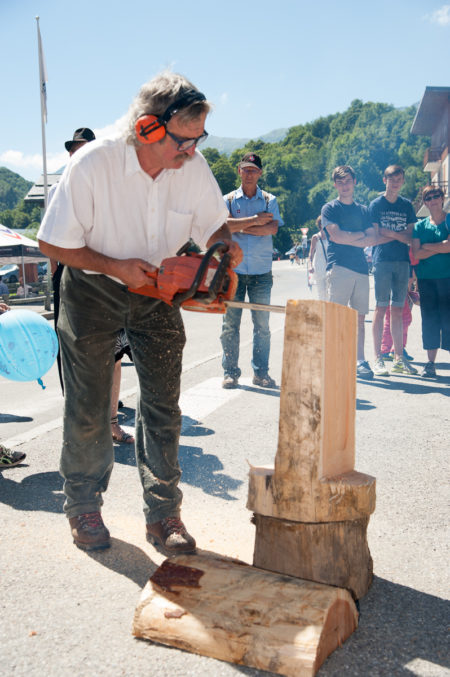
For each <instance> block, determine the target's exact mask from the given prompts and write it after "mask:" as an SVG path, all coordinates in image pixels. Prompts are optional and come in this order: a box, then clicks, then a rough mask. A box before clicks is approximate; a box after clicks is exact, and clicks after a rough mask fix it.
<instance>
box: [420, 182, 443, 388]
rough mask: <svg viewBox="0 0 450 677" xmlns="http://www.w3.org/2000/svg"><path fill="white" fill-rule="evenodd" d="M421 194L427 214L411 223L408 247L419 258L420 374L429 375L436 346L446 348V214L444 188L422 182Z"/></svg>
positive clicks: (434, 374)
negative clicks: (423, 359) (422, 362)
mask: <svg viewBox="0 0 450 677" xmlns="http://www.w3.org/2000/svg"><path fill="white" fill-rule="evenodd" d="M422 198H423V202H424V204H425V205H426V206H427V207H428V209H429V211H430V216H428V217H427V218H426V219H422V220H421V221H418V222H417V223H416V224H415V226H414V230H413V241H412V251H413V256H414V257H415V258H416V259H419V263H418V265H417V267H416V275H417V281H418V285H419V293H420V312H421V315H422V341H423V347H424V349H425V350H426V351H427V353H428V362H427V364H426V365H425V366H424V368H423V371H422V374H421V375H422V376H424V377H426V378H432V377H434V376H436V368H435V365H434V363H435V361H436V355H437V351H438V348H443V349H444V350H449V351H450V239H449V227H450V217H449V215H448V214H446V212H445V211H444V192H443V190H442V189H441V188H440V187H439V186H426V187H425V188H424V189H423V191H422Z"/></svg>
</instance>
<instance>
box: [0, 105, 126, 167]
mask: <svg viewBox="0 0 450 677" xmlns="http://www.w3.org/2000/svg"><path fill="white" fill-rule="evenodd" d="M125 123H126V115H123V116H122V117H121V118H119V119H118V120H116V121H115V122H113V123H112V124H110V125H106V127H102V128H101V129H94V132H95V136H96V137H97V139H104V138H111V137H114V136H117V135H119V134H121V133H122V132H123V131H124V128H125ZM67 158H68V155H67V153H66V152H65V151H61V152H60V153H47V171H48V172H49V174H52V173H53V172H56V171H58V169H61V167H64V165H65V164H67ZM0 166H5V167H8V169H11V171H13V172H16V173H17V174H21V173H22V172H25V173H26V175H27V176H28V175H30V174H31V172H32V173H33V176H34V177H35V178H37V177H38V176H39V174H42V171H43V166H42V154H40V153H35V154H34V155H27V154H25V153H23V152H22V151H20V150H5V151H4V152H3V153H0Z"/></svg>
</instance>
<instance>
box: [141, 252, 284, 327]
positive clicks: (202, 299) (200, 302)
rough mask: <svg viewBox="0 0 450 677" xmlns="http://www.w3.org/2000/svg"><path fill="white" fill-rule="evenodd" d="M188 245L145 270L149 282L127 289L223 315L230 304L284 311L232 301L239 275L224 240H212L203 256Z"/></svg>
mask: <svg viewBox="0 0 450 677" xmlns="http://www.w3.org/2000/svg"><path fill="white" fill-rule="evenodd" d="M190 246H191V243H190V242H187V243H186V244H185V245H183V247H181V249H179V251H178V252H177V254H176V256H172V257H170V258H168V259H164V260H163V261H162V262H161V266H160V267H159V268H158V269H156V270H154V271H152V272H151V273H147V276H148V277H149V278H151V280H152V283H151V284H146V285H144V286H142V287H138V288H137V289H131V288H129V290H130V291H132V292H134V293H136V294H143V295H144V296H150V297H151V298H156V299H161V301H164V302H165V303H167V304H169V306H181V308H184V310H195V311H200V312H206V313H222V314H223V313H225V312H226V310H227V307H229V306H232V307H235V308H250V309H251V310H266V311H274V312H279V313H281V312H282V313H284V312H285V307H284V306H269V305H263V304H260V303H246V302H244V301H242V302H240V301H233V300H232V299H233V297H234V295H235V293H236V289H237V284H238V276H237V274H236V273H235V272H234V271H233V270H232V268H231V266H230V261H231V257H230V255H229V254H228V253H227V251H228V246H227V245H226V244H225V243H224V242H215V243H214V244H213V245H212V246H211V247H210V248H209V249H208V251H207V252H206V254H203V255H202V254H197V253H195V252H190V251H189V247H190ZM215 254H222V258H221V259H220V261H218V260H217V259H216V258H215V256H214V255H215Z"/></svg>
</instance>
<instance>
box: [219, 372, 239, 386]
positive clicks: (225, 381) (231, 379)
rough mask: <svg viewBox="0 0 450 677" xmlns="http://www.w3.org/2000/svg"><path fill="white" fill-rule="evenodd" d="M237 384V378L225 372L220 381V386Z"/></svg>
mask: <svg viewBox="0 0 450 677" xmlns="http://www.w3.org/2000/svg"><path fill="white" fill-rule="evenodd" d="M238 384H239V379H238V378H235V377H234V376H229V375H228V374H225V376H224V378H223V381H222V388H237V387H238Z"/></svg>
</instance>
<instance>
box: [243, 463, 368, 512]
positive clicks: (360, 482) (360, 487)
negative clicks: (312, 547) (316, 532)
mask: <svg viewBox="0 0 450 677" xmlns="http://www.w3.org/2000/svg"><path fill="white" fill-rule="evenodd" d="M274 479H275V469H274V466H273V465H272V466H269V465H267V466H260V467H253V466H252V467H251V468H250V472H249V485H248V500H247V508H248V509H249V510H251V511H253V512H255V513H259V514H260V515H267V516H268V517H276V518H279V519H281V518H285V519H288V520H292V521H299V522H300V521H302V522H334V521H336V522H342V521H345V520H356V519H362V518H364V517H367V516H368V515H370V514H371V513H372V512H373V511H374V510H375V487H376V481H375V477H372V476H371V475H366V474H364V473H360V472H357V471H356V470H351V471H350V472H348V473H343V474H342V475H338V476H337V477H329V478H322V479H320V480H318V479H315V480H314V479H313V478H312V477H309V478H308V479H309V481H308V482H302V481H301V480H300V479H299V478H297V495H296V496H295V497H293V496H291V499H290V500H289V501H280V500H278V497H279V494H278V493H277V490H276V486H275V481H274ZM285 481H286V482H287V481H288V479H287V478H285ZM278 486H279V485H278Z"/></svg>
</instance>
